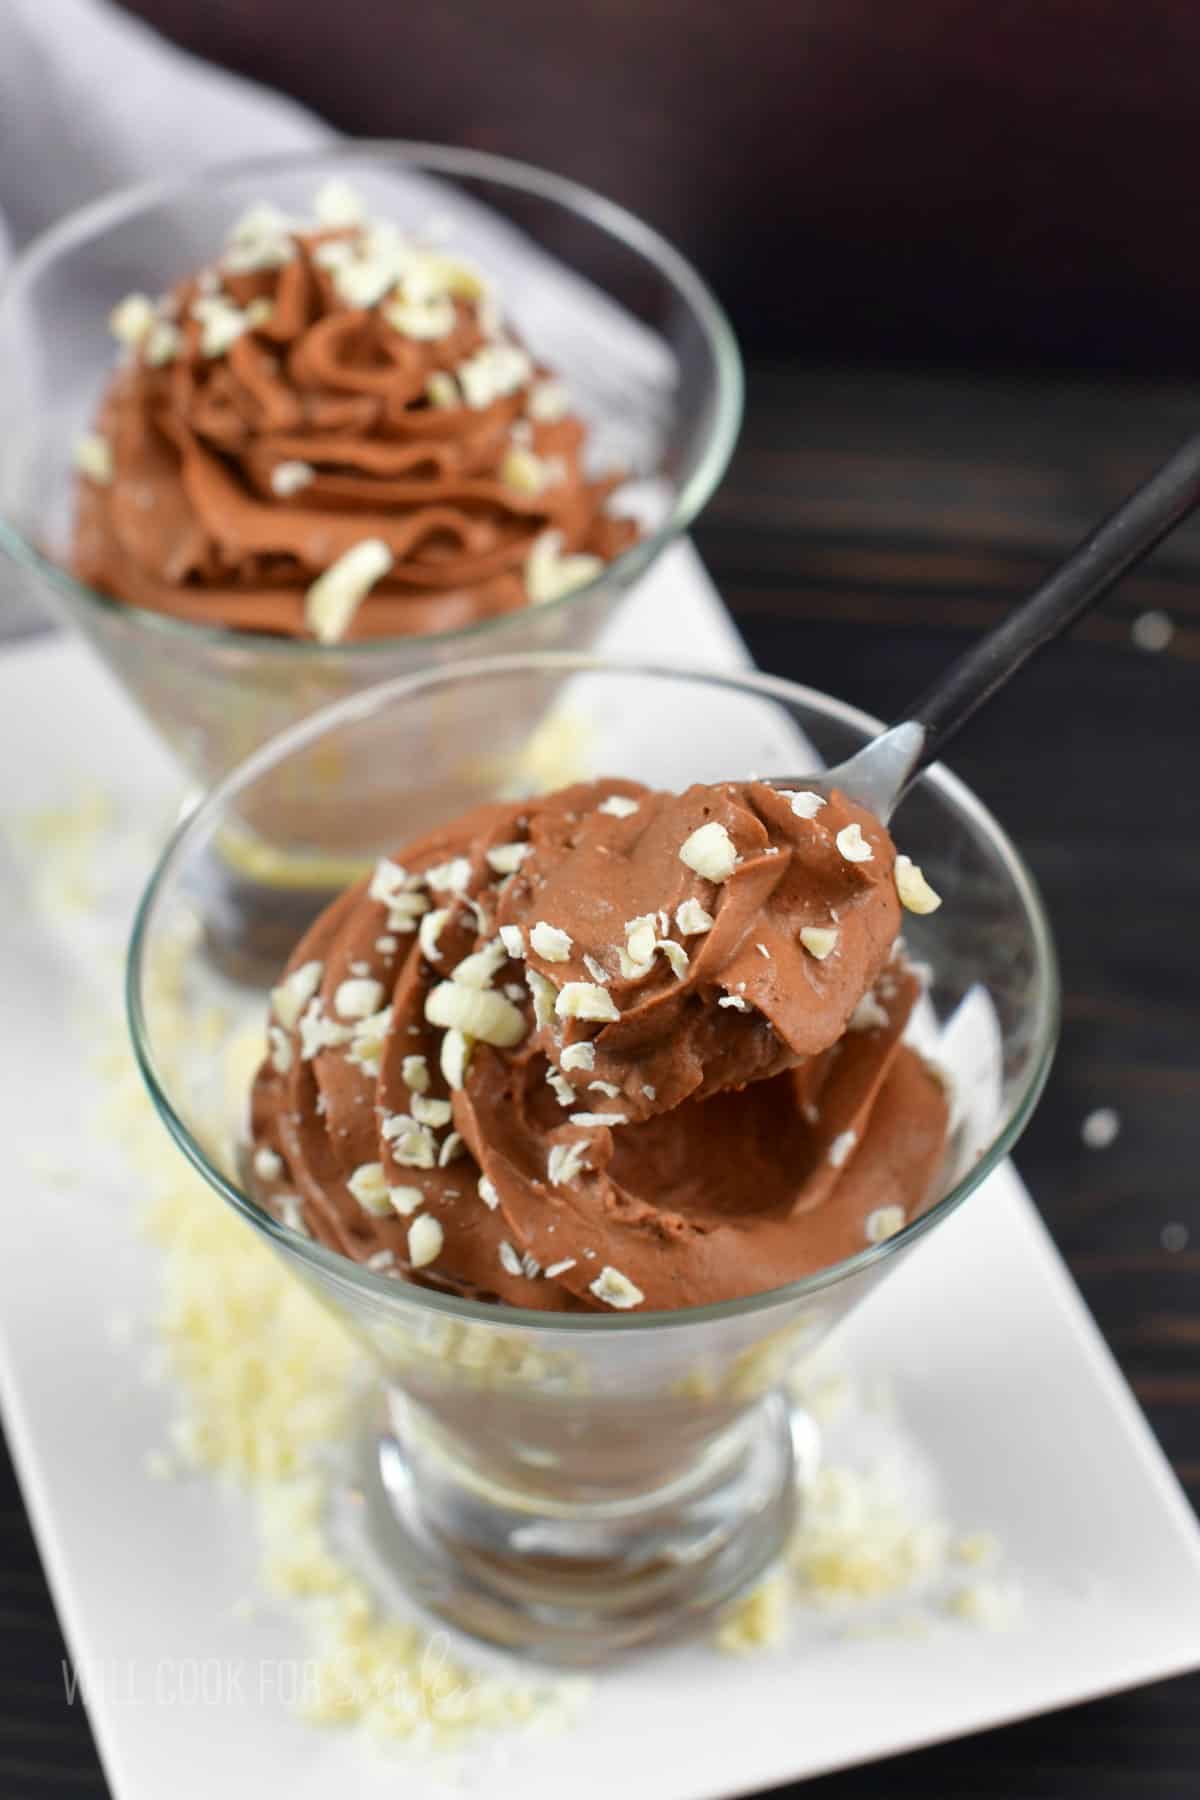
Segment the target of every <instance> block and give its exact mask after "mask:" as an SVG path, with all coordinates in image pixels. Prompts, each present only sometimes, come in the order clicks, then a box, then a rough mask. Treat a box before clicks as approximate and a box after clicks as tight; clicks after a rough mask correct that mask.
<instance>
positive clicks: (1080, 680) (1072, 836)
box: [0, 365, 1200, 1800]
mask: <svg viewBox="0 0 1200 1800" xmlns="http://www.w3.org/2000/svg"><path fill="white" fill-rule="evenodd" d="M1197 428H1200V391H1195V390H1192V391H1188V390H1185V389H1182V388H1180V387H1173V388H1148V387H1145V386H1127V385H1123V384H1120V383H1117V382H1115V381H1114V382H1111V383H1105V384H1091V385H1081V384H1079V383H1078V382H1065V381H1059V380H1051V379H1045V378H1034V377H1021V378H1017V377H1012V378H1008V379H993V380H989V381H987V382H983V381H981V380H979V379H977V378H973V377H967V376H964V377H961V378H957V377H946V378H932V377H928V376H907V375H902V374H895V373H891V374H889V373H881V372H878V371H862V372H836V371H835V372H821V371H805V370H802V369H798V368H796V367H795V366H794V365H791V366H787V367H765V366H764V367H758V368H756V369H755V370H754V372H753V377H752V381H751V389H750V405H749V411H748V417H747V424H746V431H745V435H744V438H743V443H742V448H741V451H740V453H739V455H738V457H737V460H736V462H735V465H734V467H733V469H732V471H731V473H730V476H729V478H728V480H727V482H726V483H725V486H724V488H723V490H722V492H721V494H720V495H719V496H718V498H717V500H716V501H715V502H714V504H713V505H712V507H711V508H710V510H709V512H708V514H707V516H706V518H705V520H704V522H703V524H702V526H701V527H700V529H699V531H698V533H697V537H698V541H699V544H700V548H701V550H702V551H703V554H704V556H705V558H706V560H707V562H708V565H709V567H710V569H711V570H712V572H713V574H714V575H715V577H716V579H717V582H718V584H719V586H720V587H721V589H722V591H723V593H724V595H725V598H726V599H727V601H728V602H729V604H730V606H731V607H732V609H733V612H734V614H735V616H736V618H737V620H738V623H739V625H740V626H741V629H742V631H743V632H744V633H745V635H746V638H747V640H748V642H749V644H750V648H751V650H752V651H753V653H754V655H755V657H756V659H757V660H758V662H759V663H760V664H761V665H762V666H763V667H764V668H767V669H771V670H774V671H775V672H777V673H779V674H783V675H789V676H792V677H795V678H797V679H800V680H803V681H806V682H809V683H811V684H813V685H814V686H816V687H820V688H827V689H830V690H831V691H833V692H835V693H839V694H843V695H845V696H846V697H847V698H848V699H850V700H853V701H856V702H858V703H859V704H860V705H862V706H865V707H867V708H868V709H869V710H871V711H873V712H876V713H880V714H883V715H885V716H887V715H889V714H891V713H893V712H895V711H896V709H897V708H899V707H900V706H901V705H903V703H904V702H905V701H906V700H907V699H910V698H912V697H913V696H914V695H915V694H916V693H918V692H919V691H920V690H921V689H922V688H923V687H924V685H925V684H926V682H927V681H929V680H930V679H931V677H932V676H933V675H934V674H936V672H937V671H938V669H939V668H940V667H941V666H942V665H943V663H945V662H946V661H947V659H948V658H949V657H950V656H951V655H952V654H954V653H955V652H956V651H957V650H958V649H960V648H961V647H962V646H963V645H964V644H965V643H966V642H967V641H968V640H969V638H970V636H971V635H972V634H973V633H975V632H977V631H979V630H980V629H981V628H983V627H984V626H986V625H988V624H990V623H991V622H992V621H993V620H994V619H995V618H997V617H998V616H999V615H1000V614H1001V613H1002V612H1003V611H1004V609H1005V608H1006V607H1008V606H1009V605H1010V604H1011V603H1012V602H1013V601H1014V600H1015V599H1016V598H1018V597H1019V596H1020V595H1021V594H1022V593H1024V592H1025V591H1026V590H1027V589H1028V588H1029V587H1030V586H1031V585H1032V584H1033V582H1034V581H1035V580H1036V579H1037V577H1038V574H1039V572H1040V571H1041V570H1042V569H1043V568H1044V567H1045V566H1046V565H1047V563H1048V562H1049V561H1050V560H1051V559H1053V558H1054V557H1055V556H1056V555H1058V554H1059V553H1060V552H1061V551H1062V550H1064V549H1066V548H1067V547H1068V545H1069V544H1070V543H1071V542H1072V541H1073V540H1074V539H1075V538H1077V537H1078V536H1079V535H1081V534H1082V532H1083V530H1084V529H1085V528H1086V526H1087V525H1088V524H1089V523H1090V522H1091V521H1093V520H1094V519H1095V518H1096V517H1097V516H1098V515H1099V514H1100V513H1102V512H1103V511H1104V510H1105V509H1106V508H1107V507H1109V506H1110V505H1111V504H1113V503H1115V502H1116V500H1117V499H1119V498H1120V497H1121V495H1122V494H1123V493H1124V492H1125V490H1126V489H1127V488H1129V487H1131V486H1133V485H1134V484H1135V482H1136V481H1138V480H1139V479H1140V478H1141V477H1142V475H1143V474H1145V473H1147V472H1149V470H1150V468H1151V467H1152V466H1153V464H1154V462H1155V461H1156V459H1158V458H1159V457H1160V456H1162V455H1163V454H1164V453H1165V452H1166V451H1167V450H1168V449H1169V448H1170V447H1171V446H1172V445H1173V444H1174V443H1175V442H1177V441H1178V440H1180V439H1182V438H1183V437H1184V436H1186V435H1187V434H1188V432H1189V431H1191V430H1194V429H1197ZM1148 610H1154V611H1161V612H1165V613H1166V614H1168V615H1169V616H1170V618H1171V619H1172V620H1173V622H1174V626H1175V632H1174V636H1173V638H1172V640H1171V643H1170V646H1169V648H1168V649H1166V650H1165V651H1163V652H1161V653H1158V654H1152V653H1149V652H1147V651H1144V650H1140V649H1138V648H1136V647H1135V645H1134V643H1133V641H1132V639H1131V625H1132V623H1133V621H1134V620H1135V619H1136V618H1137V617H1138V615H1140V614H1143V613H1145V612H1146V611H1148ZM953 762H954V765H955V766H956V768H957V769H958V770H959V771H960V772H961V773H962V774H963V775H964V776H965V777H966V778H967V780H968V781H970V782H971V783H972V785H973V786H975V787H976V788H977V789H978V791H979V792H980V794H981V795H982V796H983V798H984V799H985V800H986V801H987V802H988V804H989V805H990V806H992V807H993V808H994V809H995V811H996V812H997V813H998V814H999V816H1000V818H1001V819H1002V820H1003V821H1004V823H1005V824H1006V825H1007V826H1008V828H1009V829H1010V831H1011V832H1012V833H1013V835H1014V836H1015V838H1016V839H1017V842H1018V843H1019V844H1020V845H1021V846H1022V847H1023V849H1024V851H1025V853H1026V855H1027V856H1028V858H1029V860H1030V862H1031V863H1032V865H1033V868H1034V870H1035V872H1036V874H1037V877H1038V879H1039V881H1040V882H1041V885H1042V889H1043V892H1044V893H1045V895H1046V898H1047V900H1048V902H1049V906H1050V910H1051V913H1052V915H1053V919H1054V923H1055V926H1056V929H1057V932H1058V940H1059V948H1060V952H1061V957H1062V964H1063V975H1064V983H1065V991H1066V1013H1065V1025H1064V1031H1063V1039H1062V1048H1061V1051H1060V1054H1059V1059H1058V1064H1057V1067H1056V1069H1055V1072H1054V1074H1053V1076H1052V1077H1051V1081H1050V1086H1049V1088H1048V1090H1047V1093H1046V1097H1045V1099H1044V1101H1043V1103H1042V1106H1041V1110H1040V1111H1039V1113H1038V1116H1037V1118H1036V1120H1035V1121H1034V1123H1033V1125H1032V1126H1031V1127H1030V1129H1029V1131H1028V1132H1027V1134H1026V1136H1025V1138H1024V1140H1023V1142H1022V1145H1021V1150H1020V1155H1019V1157H1018V1161H1019V1162H1020V1165H1021V1167H1022V1169H1023V1170H1024V1172H1025V1174H1026V1176H1027V1177H1028V1179H1029V1182H1030V1185H1031V1187H1032V1189H1033V1192H1034V1194H1035V1196H1036V1197H1037V1200H1038V1202H1039V1204H1040V1205H1041V1207H1042V1209H1043V1212H1044V1213H1045V1216H1046V1218H1047V1220H1048V1222H1049V1224H1050V1227H1051V1229H1052V1231H1053V1233H1054V1236H1055V1238H1056V1240H1057V1242H1058V1244H1059V1246H1060V1248H1061V1249H1062V1251H1063V1253H1064V1254H1065V1256H1066V1258H1067V1260H1068V1262H1069V1263H1070V1266H1071V1269H1072V1271H1073V1273H1074V1275H1075V1277H1076V1279H1077V1281H1078V1282H1079V1284H1080V1286H1081V1288H1082V1289H1083V1292H1084V1294H1085V1296H1086V1298H1087V1300H1088V1303H1089V1305H1090V1306H1091V1307H1092V1308H1093V1310H1094V1312H1095V1314H1096V1317H1097V1318H1098V1320H1099V1321H1100V1324H1101V1327H1102V1328H1103V1330H1104V1333H1105V1335H1106V1337H1107V1338H1108V1341H1109V1343H1110V1344H1111V1345H1112V1347H1113V1349H1114V1351H1115V1352H1116V1355H1117V1357H1118V1359H1119V1360H1120V1363H1121V1366H1122V1368H1123V1369H1124V1371H1125V1373H1126V1375H1127V1376H1128V1378H1129V1380H1130V1381H1131V1383H1132V1384H1133V1388H1134V1391H1135V1392H1136V1394H1137V1396H1138V1398H1139V1400H1140V1401H1141V1403H1142V1405H1143V1406H1144V1407H1145V1409H1146V1411H1147V1413H1148V1414H1149V1417H1150V1420H1151V1422H1152V1424H1153V1426H1154V1429H1155V1430H1156V1431H1157V1433H1158V1435H1159V1438H1160V1439H1161V1441H1162V1443H1163V1445H1164V1447H1165V1449H1166V1451H1167V1453H1168V1455H1169V1456H1170V1457H1171V1459H1172V1461H1173V1463H1174V1465H1175V1468H1176V1470H1177V1471H1178V1474H1179V1476H1180V1479H1181V1480H1182V1482H1183V1483H1184V1485H1185V1487H1186V1488H1187V1489H1188V1492H1189V1493H1190V1495H1191V1497H1192V1499H1193V1501H1200V1181H1198V1175H1197V1171H1198V1170H1200V527H1198V528H1196V529H1193V530H1190V531H1188V532H1186V533H1183V534H1181V535H1180V537H1179V538H1178V539H1177V541H1176V542H1174V543H1173V544H1171V545H1169V546H1167V547H1166V548H1165V549H1164V550H1162V551H1161V552H1160V553H1159V555H1158V556H1157V558H1156V559H1155V561H1154V563H1153V564H1152V566H1150V567H1149V568H1148V569H1147V571H1146V572H1145V573H1143V574H1141V575H1139V576H1137V577H1135V578H1134V579H1132V580H1130V581H1128V582H1127V583H1126V584H1125V585H1124V587H1123V588H1122V589H1121V590H1120V591H1119V592H1118V593H1117V594H1116V595H1115V596H1113V598H1112V599H1111V600H1110V602H1109V603H1108V605H1107V607H1106V609H1105V611H1104V613H1103V615H1102V616H1100V617H1097V618H1094V619H1092V620H1091V621H1089V622H1087V623H1086V624H1085V625H1084V626H1083V627H1082V628H1081V629H1080V630H1079V631H1078V632H1077V634H1076V636H1075V638H1074V639H1073V640H1072V641H1071V642H1070V643H1067V644H1064V645H1060V646H1058V647H1056V648H1054V649H1052V650H1051V651H1049V652H1047V653H1046V655H1045V656H1044V658H1043V659H1042V660H1041V662H1040V663H1038V664H1037V665H1036V666H1035V667H1034V668H1032V669H1031V670H1030V671H1028V672H1027V674H1026V676H1025V677H1024V678H1023V680H1022V683H1021V686H1020V688H1019V690H1017V691H1014V692H1013V693H1012V694H1010V695H1009V696H1007V697H1005V698H1003V699H1001V700H999V701H998V702H996V704H995V705H994V707H993V708H992V709H991V710H990V711H989V712H988V713H987V714H985V715H984V716H983V717H982V718H981V719H980V720H978V721H977V722H976V724H975V725H974V726H973V727H972V729H971V731H970V733H969V735H967V736H966V737H965V738H964V740H963V742H962V745H961V747H957V748H956V750H955V753H954V756H953ZM1097 1107H1112V1108H1114V1109H1115V1110H1116V1111H1117V1113H1118V1114H1119V1116H1120V1120H1121V1131H1120V1135H1119V1137H1118V1138H1117V1140H1116V1142H1115V1144H1113V1145H1112V1147H1111V1148H1109V1149H1107V1150H1103V1151H1095V1150H1088V1149H1087V1148H1086V1147H1085V1145H1084V1144H1083V1142H1082V1140H1081V1136H1080V1127H1081V1124H1082V1122H1083V1120H1084V1118H1085V1117H1086V1116H1087V1114H1088V1113H1089V1112H1091V1111H1092V1110H1093V1109H1094V1108H1097ZM1136 1528H1137V1526H1136V1522H1133V1523H1132V1524H1131V1529H1136ZM0 1571H2V1577H0V1578H2V1582H3V1588H2V1594H3V1597H2V1599H0V1668H2V1669H3V1670H4V1675H3V1678H2V1679H0V1797H2V1800H26V1797H27V1796H28V1797H29V1800H39V1797H42V1796H45V1797H49V1796H54V1795H57V1796H63V1797H64V1800H85V1797H86V1796H92V1795H103V1794H104V1793H105V1792H106V1789H105V1786H104V1781H103V1778H102V1776H101V1774H100V1771H99V1768H98V1765H97V1762H96V1758H95V1753H94V1750H93V1748H92V1745H91V1740H90V1737H89V1734H88V1729H87V1723H86V1719H85V1717H84V1715H83V1712H82V1710H81V1709H80V1708H79V1707H67V1706H66V1705H65V1704H64V1700H63V1686H62V1677H61V1672H60V1658H61V1657H62V1656H63V1654H64V1651H63V1646H62V1642H61V1638H60V1636H59V1632H58V1627H57V1624H56V1621H55V1617H54V1612H53V1609H52V1607H51V1604H50V1600H49V1597H48V1594H47V1591H46V1588H45V1584H44V1582H43V1579H42V1575H41V1570H40V1567H39V1564H38V1559H37V1555H36V1552H35V1550H34V1546H33V1542H32V1539H31V1537H30V1535H29V1529H28V1526H27V1524H26V1520H25V1515H24V1511H23V1509H22V1506H21V1501H20V1495H19V1493H18V1490H17V1487H16V1484H15V1482H14V1481H13V1478H12V1475H11V1473H10V1472H9V1471H8V1470H7V1469H5V1470H4V1471H3V1473H2V1475H0ZM863 1704H864V1705H869V1704H870V1696H869V1695H864V1696H863ZM805 1793H806V1795H807V1794H812V1795H813V1796H814V1800H815V1797H816V1796H817V1795H819V1796H821V1800H876V1797H877V1796H878V1797H880V1800H882V1796H885V1795H886V1796H887V1797H888V1800H897V1797H898V1796H905V1795H910V1794H911V1795H919V1796H921V1800H1135V1797H1137V1800H1150V1797H1153V1800H1196V1797H1197V1795H1200V1675H1194V1676H1189V1677H1185V1678H1182V1679H1180V1680H1177V1681H1173V1682H1167V1683H1162V1684H1160V1685H1159V1686H1156V1687H1152V1688H1145V1689H1142V1690H1140V1691H1138V1692H1135V1693H1131V1694H1124V1695H1120V1696H1117V1697H1115V1698H1112V1699H1108V1700H1102V1701H1097V1702H1095V1703H1094V1704H1092V1705H1090V1706H1087V1707H1081V1708H1078V1709H1076V1710H1075V1711H1072V1712H1069V1713H1060V1714H1058V1715H1055V1716H1052V1717H1050V1718H1047V1719H1040V1720H1034V1721H1032V1722H1030V1723H1028V1724H1023V1725H1018V1726H1013V1727H1010V1728H1008V1729H1006V1730H1003V1731H996V1732H991V1733H989V1734H988V1735H986V1736H983V1737H976V1738H972V1739H968V1740H966V1741H963V1742H959V1743H954V1744H949V1745H946V1746H944V1747H941V1748H939V1749H935V1750H930V1751H924V1752H921V1753H918V1754H915V1755H911V1756H908V1757H904V1758H902V1759H900V1760H898V1761H894V1762H890V1763H887V1764H880V1765H876V1766H874V1767H871V1768H866V1769H857V1770H853V1771H850V1772H849V1773H847V1774H844V1775H837V1776H830V1777H826V1778H825V1779H824V1780H821V1781H817V1782H814V1783H811V1784H809V1785H808V1786H807V1787H806V1789H805ZM139 1800H142V1797H139ZM144 1800H165V1797H164V1796H159V1795H153V1796H150V1795H147V1796H145V1797H144Z"/></svg>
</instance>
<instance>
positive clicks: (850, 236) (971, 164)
mask: <svg viewBox="0 0 1200 1800" xmlns="http://www.w3.org/2000/svg"><path fill="white" fill-rule="evenodd" d="M127 4H128V6H129V10H130V11H132V12H135V13H138V14H140V15H141V17H143V18H144V19H146V20H147V21H149V22H150V23H152V24H153V25H155V26H156V27H157V28H158V29H159V30H161V31H163V32H164V33H166V34H167V35H168V36H170V37H172V38H173V39H174V40H175V41H176V42H177V43H179V44H181V45H183V46H184V47H186V48H187V49H190V50H194V51H196V52H198V53H199V54H200V55H202V56H206V57H209V58H211V59H212V60H214V61H216V62H220V63H224V64H226V65H227V66H229V67H230V68H234V69H238V70H241V71H242V72H243V73H244V74H247V75H251V76H255V77H257V78H258V79H259V80H262V81H265V82H269V83H271V84H272V85H274V86H277V87H280V88H282V89H284V90H285V91H286V92H287V93H290V94H292V95H294V96H295V97H296V98H298V99H300V100H302V101H305V102H306V103H307V104H309V105H310V106H312V107H314V108H315V109H316V110H317V111H318V112H320V113H322V114H323V115H324V116H325V117H326V118H327V119H329V120H330V121H331V122H332V123H333V124H334V125H336V126H338V127H340V128H341V129H342V130H344V131H347V132H351V133H354V134H355V135H358V136H371V135H375V136H396V137H414V138H430V139H437V140H441V141H445V140H450V141H454V142H457V143H462V144H469V145H474V146H476V147H478V148H480V149H486V150H492V151H500V152H503V153H505V154H507V155H511V156H519V157H526V158H528V159H530V160H531V161H534V162H539V163H543V164H546V165H548V166H549V167H551V168H556V169H558V170H560V171H561V172H562V173H563V174H567V175H573V176H575V177H576V178H577V179H579V180H581V181H584V182H587V183H589V184H590V185H592V186H594V187H596V188H598V189H600V190H601V191H602V192H604V193H607V194H609V195H611V196H612V197H613V198H614V199H617V200H621V201H623V202H624V203H625V204H626V205H628V206H630V207H632V208H633V209H634V210H635V211H637V212H640V213H642V214H644V215H645V216H646V217H647V218H648V219H650V220H651V221H652V222H653V223H654V224H656V225H658V226H659V227H660V229H662V230H663V231H665V232H666V233H667V234H668V235H669V236H670V237H672V238H674V239H675V240H676V241H677V242H678V243H679V245H680V246H681V248H683V249H684V250H685V251H687V252H688V253H689V254H690V255H691V256H692V257H694V258H695V260H696V261H697V262H698V263H699V265H700V267H701V268H702V269H703V270H704V272H705V273H706V274H707V275H708V276H709V278H710V279H711V280H712V282H713V283H714V285H715V286H716V288H717V290H718V292H719V293H720V295H721V296H722V298H723V299H724V300H725V302H726V304H727V305H728V307H729V308H730V310H731V312H732V314H733V318H734V323H735V325H736V326H737V328H738V330H739V332H740V333H741V335H742V338H743V340H744V342H745V344H746V345H747V347H748V348H749V349H750V350H751V351H752V352H753V351H764V350H765V351H779V350H788V351H795V350H796V349H802V350H804V351H805V352H806V353H808V354H810V355H811V354H835V355H844V354H853V355H855V356H860V355H862V354H863V353H865V352H871V353H875V354H882V355H887V356H889V357H904V358H908V359H922V360H924V359H929V358H931V357H933V358H936V359H937V360H939V361H946V360H955V361H972V362H974V361H977V360H980V359H982V360H986V361H987V362H988V363H997V362H1007V363H1012V362H1014V361H1015V362H1025V363H1028V362H1030V361H1036V362H1040V363H1054V364H1059V365H1065V366H1080V365H1083V366H1089V367H1118V368H1136V369H1143V370H1154V371H1162V370H1168V369H1195V368H1196V366H1197V350H1196V330H1195V319H1196V315H1197V307H1198V302H1200V248H1198V242H1197V232H1196V216H1197V204H1196V199H1195V184H1196V179H1197V172H1198V171H1200V105H1198V103H1197V102H1198V95H1200V5H1197V4H1196V0H1004V3H1003V4H1000V5H994V6H987V5H983V4H981V3H980V0H826V3H825V4H823V5H821V4H816V3H814V0H506V3H505V4H503V5H496V4H492V5H480V4H478V3H477V0H435V4H433V5H426V6H401V5H399V4H397V3H396V0H339V3H338V4H336V5H334V4H330V3H329V0H127ZM209 154H210V155H211V156H214V157H216V156H219V155H220V154H221V147H220V145H219V144H213V145H212V146H211V149H210V152H209Z"/></svg>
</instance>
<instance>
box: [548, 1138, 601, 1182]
mask: <svg viewBox="0 0 1200 1800" xmlns="http://www.w3.org/2000/svg"><path fill="white" fill-rule="evenodd" d="M587 1151H588V1140H587V1139H586V1138H580V1139H579V1140H578V1141H577V1142H575V1143H574V1144H551V1146H550V1155H549V1157H548V1159H547V1163H546V1172H547V1174H548V1175H549V1177H550V1182H551V1185H552V1186H553V1187H566V1185H567V1183H568V1182H570V1181H574V1179H575V1177H576V1176H577V1175H578V1174H579V1173H580V1172H581V1170H583V1169H588V1168H590V1167H591V1164H590V1163H589V1162H588V1160H587Z"/></svg>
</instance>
